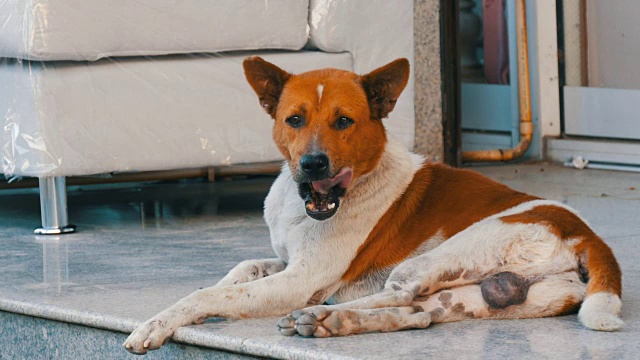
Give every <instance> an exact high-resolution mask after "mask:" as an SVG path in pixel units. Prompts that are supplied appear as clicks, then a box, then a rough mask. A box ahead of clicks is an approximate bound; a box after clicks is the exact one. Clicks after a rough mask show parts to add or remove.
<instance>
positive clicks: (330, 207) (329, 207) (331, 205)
mask: <svg viewBox="0 0 640 360" xmlns="http://www.w3.org/2000/svg"><path fill="white" fill-rule="evenodd" d="M334 207H336V203H331V204H329V206H327V208H328V209H329V210H332V209H333V208H334Z"/></svg>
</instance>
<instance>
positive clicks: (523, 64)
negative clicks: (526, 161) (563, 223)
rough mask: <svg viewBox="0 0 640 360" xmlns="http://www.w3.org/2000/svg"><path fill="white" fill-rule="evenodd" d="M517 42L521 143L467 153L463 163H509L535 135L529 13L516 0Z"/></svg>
mask: <svg viewBox="0 0 640 360" xmlns="http://www.w3.org/2000/svg"><path fill="white" fill-rule="evenodd" d="M516 42H517V44H518V100H519V106H520V142H519V143H518V145H516V147H514V148H512V149H494V150H478V151H466V152H463V153H462V161H463V162H466V163H469V162H493V161H509V160H513V159H517V158H519V157H521V156H523V155H524V154H525V153H526V152H527V149H529V145H531V137H532V134H533V124H532V123H531V86H530V83H529V40H528V37H527V13H526V2H525V0H516Z"/></svg>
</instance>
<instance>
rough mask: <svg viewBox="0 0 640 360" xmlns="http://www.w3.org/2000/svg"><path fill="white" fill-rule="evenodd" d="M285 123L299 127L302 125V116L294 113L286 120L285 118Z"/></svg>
mask: <svg viewBox="0 0 640 360" xmlns="http://www.w3.org/2000/svg"><path fill="white" fill-rule="evenodd" d="M285 121H286V123H287V124H289V126H291V127H292V128H295V129H297V128H299V127H301V126H302V124H303V121H302V118H301V117H300V116H298V115H294V116H291V117H288V118H287V120H285Z"/></svg>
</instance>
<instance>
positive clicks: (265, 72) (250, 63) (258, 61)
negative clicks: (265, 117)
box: [242, 56, 291, 119]
mask: <svg viewBox="0 0 640 360" xmlns="http://www.w3.org/2000/svg"><path fill="white" fill-rule="evenodd" d="M242 66H243V67H244V76H245V77H246V78H247V81H248V82H249V85H251V87H252V88H253V91H255V92H256V94H257V95H258V99H259V100H260V106H262V108H263V109H264V110H265V111H266V112H267V113H268V114H269V115H271V117H272V118H273V119H275V118H276V109H277V107H278V101H279V100H280V94H282V89H283V88H284V84H285V83H286V82H287V80H288V79H289V78H290V77H291V74H289V73H288V72H286V71H284V70H282V69H280V68H279V67H277V66H275V65H273V64H272V63H270V62H268V61H265V60H264V59H262V58H261V57H259V56H253V57H249V58H246V59H244V61H243V62H242Z"/></svg>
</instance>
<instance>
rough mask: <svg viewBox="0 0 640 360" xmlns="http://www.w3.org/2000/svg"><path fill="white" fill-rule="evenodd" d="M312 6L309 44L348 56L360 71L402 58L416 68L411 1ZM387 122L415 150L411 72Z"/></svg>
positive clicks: (317, 1)
mask: <svg viewBox="0 0 640 360" xmlns="http://www.w3.org/2000/svg"><path fill="white" fill-rule="evenodd" d="M309 7H310V8H309V10H310V15H309V25H310V28H311V29H310V40H309V41H310V45H311V46H314V47H317V48H318V49H320V50H323V51H326V52H349V53H350V54H351V56H352V57H353V64H354V71H355V72H356V73H359V74H363V73H367V72H369V71H371V70H373V69H375V68H377V67H380V66H383V65H385V64H387V63H389V62H391V61H393V60H395V59H397V58H402V57H405V58H407V59H409V61H410V62H411V65H412V66H413V64H414V61H413V0H394V1H389V0H332V1H326V0H311V1H310V4H309ZM385 123H386V124H387V128H388V129H389V132H390V133H392V134H393V135H394V136H395V137H396V138H397V139H398V140H400V141H401V142H402V143H403V144H405V145H407V147H408V148H409V149H413V145H414V136H415V116H414V76H413V68H412V71H411V76H410V78H409V83H408V84H407V87H406V89H405V90H404V92H403V94H402V96H401V97H400V98H399V99H398V102H397V103H396V107H395V109H394V111H393V112H392V113H391V114H390V116H389V119H387V120H385Z"/></svg>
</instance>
